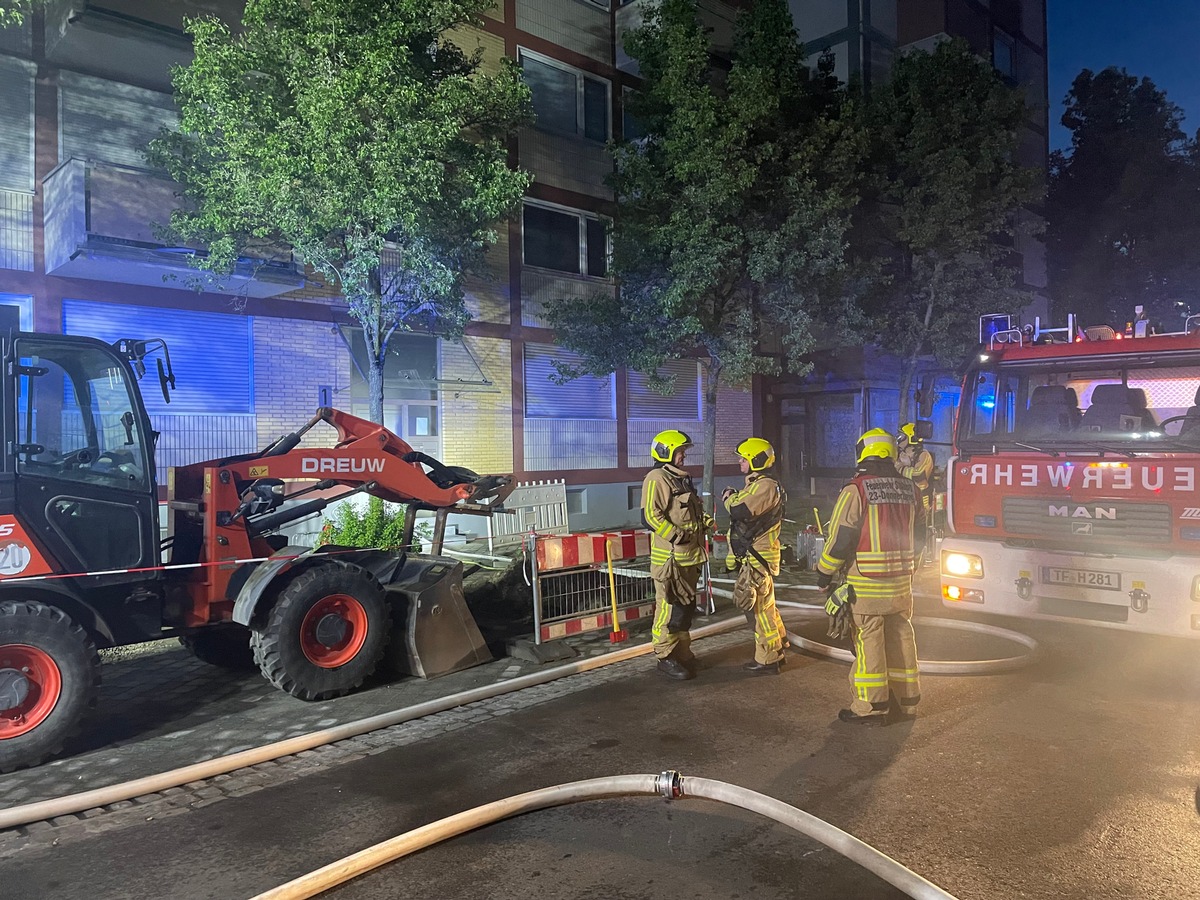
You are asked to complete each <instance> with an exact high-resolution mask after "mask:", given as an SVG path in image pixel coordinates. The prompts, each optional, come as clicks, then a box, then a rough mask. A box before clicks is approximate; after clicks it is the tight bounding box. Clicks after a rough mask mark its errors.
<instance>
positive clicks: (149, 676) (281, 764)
mask: <svg viewBox="0 0 1200 900" xmlns="http://www.w3.org/2000/svg"><path fill="white" fill-rule="evenodd" d="M785 579H786V580H787V581H789V582H796V581H801V582H803V581H805V580H808V579H807V578H806V577H804V576H801V577H799V578H797V577H795V576H794V575H789V576H785ZM789 593H790V594H791V596H792V599H800V600H810V599H811V595H809V594H799V593H796V592H787V591H782V592H781V594H784V595H786V594H789ZM729 612H730V610H729V609H728V608H725V609H718V612H717V613H716V614H715V615H713V616H711V617H705V616H698V617H697V619H696V622H695V624H694V626H693V627H700V626H702V625H704V624H706V623H707V622H710V621H720V620H722V619H724V618H727V617H728V616H729ZM649 626H650V623H649V621H648V620H645V619H642V620H636V621H631V622H628V623H626V624H625V626H624V627H625V629H626V631H627V632H628V638H627V640H626V641H625V642H623V643H621V644H614V643H612V642H611V641H610V639H609V632H608V631H607V630H599V631H593V632H588V633H585V634H581V635H575V636H572V637H570V638H568V639H567V640H566V643H569V644H570V646H571V647H572V648H574V650H575V652H576V654H577V655H576V656H575V657H574V658H575V659H576V660H578V659H583V658H590V657H596V656H600V655H603V654H605V653H609V652H611V651H613V650H614V649H622V648H625V647H629V646H634V645H637V644H641V643H645V642H646V641H648V640H649ZM749 640H750V635H749V634H748V633H747V632H746V631H745V630H744V629H739V630H738V631H737V632H735V633H733V634H728V635H721V636H717V637H713V638H708V639H705V643H704V646H705V649H706V651H709V650H720V649H724V648H727V647H730V646H734V645H737V644H739V643H747V642H749ZM104 657H105V659H104V664H103V667H102V686H101V691H100V697H99V701H98V704H97V708H96V710H95V712H94V713H93V716H92V718H91V719H90V720H89V722H88V724H87V725H86V726H85V727H84V729H83V732H82V734H81V735H80V736H79V737H78V738H77V739H75V741H74V742H73V743H71V744H68V746H67V747H66V748H65V750H64V753H63V754H62V755H60V757H59V758H57V759H55V760H52V761H50V762H48V763H46V764H44V765H42V766H39V767H37V768H35V769H28V770H23V771H19V772H14V773H11V774H8V775H0V809H4V808H11V807H16V806H23V805H25V804H29V803H34V802H37V801H41V800H47V799H51V798H55V797H60V796H64V795H69V794H73V793H79V792H82V791H87V790H93V789H96V788H101V787H106V786H109V785H113V784H119V783H122V782H126V781H131V780H134V779H137V778H141V777H145V776H149V775H156V774H159V773H161V772H165V771H169V770H172V769H176V768H179V767H182V766H186V765H190V764H193V763H197V762H202V761H205V760H209V759H214V758H217V757H222V756H227V755H229V754H232V753H236V752H238V751H242V750H247V749H250V748H253V747H258V746H261V745H263V744H267V743H272V742H275V741H282V740H285V739H287V738H292V737H297V736H300V735H305V734H309V733H311V732H314V731H319V730H323V729H329V728H333V727H336V726H339V725H343V724H346V723H349V722H355V721H358V720H360V719H365V718H368V717H371V716H377V715H380V714H384V713H388V712H392V711H395V710H400V709H404V708H407V707H411V706H414V705H416V704H419V703H423V702H426V701H430V700H435V699H441V698H444V697H447V696H449V695H452V694H456V693H459V692H462V691H467V690H471V689H473V688H478V687H483V686H488V685H495V684H497V683H500V682H503V681H507V680H511V679H514V678H519V677H521V676H524V675H529V674H532V673H535V672H538V671H541V670H542V669H543V668H545V667H547V666H549V665H557V664H558V663H549V664H545V665H538V664H536V663H532V662H527V661H522V660H518V659H515V658H511V657H501V658H498V659H495V660H493V661H492V662H491V663H487V664H485V665H482V666H477V667H475V668H472V669H468V670H466V671H463V672H458V673H454V674H452V675H447V676H443V677H441V678H437V679H432V680H428V681H426V680H423V679H420V678H414V677H405V678H399V679H397V680H394V681H390V682H389V681H384V680H382V679H380V680H378V681H376V683H374V684H369V685H367V686H365V688H364V689H363V690H360V691H358V692H356V693H353V694H351V695H349V696H346V697H339V698H337V699H334V700H329V701H323V702H317V703H306V702H304V701H301V700H297V699H295V698H293V697H290V696H288V695H286V694H284V693H282V692H280V691H279V690H277V689H276V688H275V687H274V686H273V685H271V684H270V683H268V682H267V681H265V680H264V679H263V678H262V676H261V675H260V674H259V673H258V672H257V671H251V672H234V671H229V670H226V669H221V668H217V667H214V666H210V665H208V664H206V663H204V662H201V661H200V660H198V659H196V658H195V657H194V656H192V655H191V654H190V653H189V652H188V651H187V650H185V649H184V648H182V647H181V646H179V644H178V643H177V642H176V641H174V640H170V641H158V642H154V643H151V644H146V645H142V646H140V647H135V648H123V649H122V650H120V651H118V652H116V653H105V654H104ZM569 661H570V660H564V661H563V662H569ZM649 666H650V662H649V661H648V660H647V659H645V658H638V659H634V660H629V661H626V662H622V663H617V664H614V665H611V666H607V667H605V668H603V669H600V670H593V671H591V672H588V673H584V674H580V675H573V676H569V677H567V678H564V679H560V680H558V681H555V682H552V683H550V684H546V685H542V686H538V687H534V688H528V689H525V690H523V691H520V692H519V693H514V694H508V695H503V696H500V697H497V698H494V699H491V700H486V701H480V702H476V703H472V704H469V705H468V706H464V707H460V708H457V709H454V710H450V711H447V712H443V713H438V714H435V715H432V716H426V717H424V718H422V719H419V720H414V721H412V722H407V723H403V724H401V725H397V726H393V727H390V728H386V729H382V730H379V731H375V732H372V733H369V734H365V735H361V736H359V737H356V738H351V739H348V740H344V741H340V742H338V743H336V744H332V745H327V746H325V747H322V748H317V749H315V750H310V751H305V752H302V753H299V754H296V755H294V756H288V757H283V758H281V759H279V760H276V761H273V762H268V763H263V764H260V765H257V766H253V767H249V768H245V769H241V770H238V771H235V772H233V773H230V774H228V775H219V776H216V777H215V778H213V779H209V780H206V781H202V782H194V783H191V784H186V785H183V786H181V787H176V788H170V789H168V790H166V791H163V792H160V793H156V794H151V795H147V796H144V797H138V798H135V799H134V800H130V801H121V802H119V803H115V804H112V805H111V806H108V807H104V808H97V809H90V810H86V811H84V812H81V813H78V814H71V815H66V816H60V817H58V818H55V819H53V820H50V821H43V822H36V823H32V824H30V825H27V826H21V827H19V828H16V829H9V830H7V831H3V832H0V857H3V856H5V855H7V854H10V853H13V852H16V850H17V849H19V847H21V846H22V845H23V844H24V843H25V842H26V841H27V840H29V839H34V838H37V839H39V840H40V839H43V838H38V836H39V835H41V836H43V837H44V839H45V840H48V841H57V840H62V839H64V837H65V835H66V834H67V832H68V831H71V832H76V831H80V830H81V832H82V833H95V832H96V831H98V830H103V829H106V828H110V827H119V826H120V825H121V824H123V823H127V822H128V821H129V820H130V819H137V818H139V817H140V818H142V819H150V818H154V817H159V816H166V815H172V814H174V813H177V812H179V811H182V810H186V809H194V808H199V807H202V806H204V805H207V804H210V803H214V802H217V801H219V800H220V799H222V798H224V797H230V796H241V795H244V794H247V793H250V792H253V791H256V790H260V789H262V788H263V787H266V786H269V785H271V784H275V783H279V782H281V781H287V780H290V779H292V778H295V777H297V775H298V774H299V773H301V772H304V771H306V770H310V769H312V768H313V767H319V766H326V765H332V764H335V763H337V762H340V761H344V760H347V759H354V758H358V757H360V756H362V755H365V754H371V753H375V752H378V751H380V750H383V749H389V748H392V747H396V746H402V745H404V744H407V743H411V742H413V741H418V740H421V739H422V738H424V737H427V736H429V735H431V734H441V733H445V732H447V731H452V730H454V729H457V728H461V727H463V726H465V725H469V724H472V723H473V722H477V721H480V720H482V719H485V718H490V717H494V716H497V715H504V714H506V713H507V712H510V711H512V710H514V709H524V708H527V707H530V706H535V705H538V704H540V703H544V702H547V701H549V700H553V699H555V698H557V697H560V696H563V695H564V694H568V693H572V692H575V691H578V690H583V689H585V688H586V687H588V686H591V685H595V684H601V683H606V682H608V681H611V680H614V679H619V678H625V677H630V676H632V675H635V674H637V673H639V672H644V671H645V670H646V669H647V668H648V667H649Z"/></svg>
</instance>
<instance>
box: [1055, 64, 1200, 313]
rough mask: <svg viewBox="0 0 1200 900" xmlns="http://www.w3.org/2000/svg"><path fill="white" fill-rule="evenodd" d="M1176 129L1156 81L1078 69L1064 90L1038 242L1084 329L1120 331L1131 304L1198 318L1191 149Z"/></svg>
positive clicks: (1178, 116)
mask: <svg viewBox="0 0 1200 900" xmlns="http://www.w3.org/2000/svg"><path fill="white" fill-rule="evenodd" d="M1182 122H1183V111H1182V110H1181V109H1180V108H1179V107H1178V106H1176V105H1175V104H1174V103H1172V102H1171V101H1170V100H1168V99H1167V95H1166V94H1165V93H1164V92H1163V91H1162V90H1160V89H1159V88H1158V87H1156V86H1155V84H1154V82H1152V81H1151V80H1150V79H1149V78H1142V79H1138V78H1136V77H1134V76H1132V75H1130V74H1129V73H1127V72H1126V71H1125V70H1124V69H1116V68H1108V69H1105V70H1103V71H1102V72H1098V73H1093V72H1091V71H1089V70H1087V69H1085V70H1084V71H1082V72H1080V73H1079V75H1078V76H1077V77H1076V78H1075V81H1074V83H1073V84H1072V85H1071V90H1070V92H1069V93H1068V94H1067V97H1066V109H1065V111H1064V112H1063V116H1062V123H1063V125H1065V126H1066V127H1067V128H1068V129H1069V130H1070V131H1071V148H1070V150H1069V151H1067V152H1061V151H1060V152H1056V153H1055V154H1054V155H1053V156H1052V157H1051V166H1050V194H1049V201H1048V204H1047V218H1048V222H1047V229H1046V232H1047V241H1046V243H1047V253H1048V263H1049V274H1050V286H1051V288H1052V290H1053V294H1054V298H1055V302H1056V303H1057V304H1058V305H1059V306H1060V307H1061V308H1062V309H1063V310H1064V311H1065V312H1075V313H1077V314H1079V315H1080V316H1081V317H1082V318H1083V320H1084V322H1085V323H1088V324H1091V323H1101V322H1106V323H1109V324H1114V325H1120V324H1123V323H1124V322H1126V321H1128V320H1130V319H1132V318H1133V310H1134V307H1135V306H1137V305H1142V306H1144V307H1145V308H1146V311H1147V314H1148V315H1150V316H1151V317H1153V318H1156V319H1168V320H1169V321H1170V320H1172V319H1175V315H1176V314H1177V313H1178V312H1179V311H1180V310H1179V309H1177V308H1176V304H1177V303H1179V304H1182V305H1183V306H1182V309H1183V310H1184V311H1186V310H1187V309H1188V308H1191V309H1192V310H1193V311H1195V312H1200V280H1198V276H1200V255H1198V254H1197V253H1196V247H1197V244H1198V242H1200V205H1198V204H1197V203H1196V197H1197V195H1198V193H1200V177H1198V174H1200V168H1198V166H1197V162H1198V149H1197V148H1198V144H1197V141H1195V140H1189V139H1188V137H1187V136H1186V135H1185V134H1184V132H1183V128H1182ZM1170 324H1171V325H1172V326H1174V328H1177V327H1180V326H1182V324H1183V323H1182V322H1180V321H1178V320H1177V319H1175V321H1173V322H1171V323H1170ZM1174 328H1173V330H1174Z"/></svg>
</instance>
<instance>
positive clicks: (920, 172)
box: [851, 40, 1039, 421]
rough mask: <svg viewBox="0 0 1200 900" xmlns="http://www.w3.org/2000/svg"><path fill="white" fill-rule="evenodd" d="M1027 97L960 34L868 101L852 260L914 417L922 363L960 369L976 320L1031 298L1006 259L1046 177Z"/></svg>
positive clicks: (899, 70)
mask: <svg viewBox="0 0 1200 900" xmlns="http://www.w3.org/2000/svg"><path fill="white" fill-rule="evenodd" d="M1027 115H1028V114H1027V112H1026V109H1025V104H1024V100H1023V98H1022V97H1021V95H1020V94H1019V93H1018V92H1017V90H1016V89H1014V88H1011V87H1009V86H1008V85H1006V84H1005V83H1004V82H1003V81H1002V80H1001V79H1000V77H999V75H998V74H997V73H996V72H995V71H994V70H993V69H992V68H991V66H990V65H988V64H987V63H986V62H984V61H982V60H980V59H979V58H978V57H977V56H975V54H974V53H972V52H971V50H970V48H969V47H968V46H967V45H966V44H965V43H964V42H962V41H958V40H954V41H945V42H942V43H940V44H938V46H937V47H936V48H935V49H934V50H933V52H924V51H913V52H911V53H906V54H904V55H903V56H901V57H899V58H897V60H896V63H895V66H894V68H893V70H892V73H891V78H890V80H889V81H888V82H886V83H884V84H879V85H875V86H874V87H873V88H872V90H871V93H870V96H869V97H868V98H866V101H865V102H864V104H863V106H862V117H863V127H864V130H865V131H866V132H867V134H868V136H869V138H868V139H869V141H870V151H869V154H868V157H867V162H866V166H865V177H864V179H863V183H862V195H863V202H862V203H861V204H860V206H859V208H858V210H857V212H856V217H855V226H854V230H853V238H852V242H851V245H852V256H853V259H854V263H855V269H856V271H860V272H867V273H869V277H865V278H864V279H863V283H864V284H865V285H866V286H867V287H866V289H865V290H864V291H863V293H862V296H861V303H862V308H863V310H864V313H865V315H866V316H867V318H868V319H869V321H870V325H869V338H870V341H871V343H874V344H877V345H879V346H880V347H881V348H882V349H883V350H885V351H887V352H890V353H894V354H895V355H896V356H897V357H898V358H899V359H900V367H901V368H900V419H901V421H907V420H908V419H909V418H910V416H909V410H908V403H909V396H910V393H911V387H912V382H913V377H914V375H915V372H916V369H917V365H918V362H919V360H920V359H921V358H922V357H924V356H928V355H933V356H934V357H936V358H937V359H938V361H939V362H941V363H942V364H947V365H958V364H960V363H961V361H962V358H963V356H964V355H965V354H966V353H967V352H969V351H970V349H971V348H973V347H974V346H975V344H976V343H977V338H978V328H979V316H980V315H982V314H984V313H987V312H1004V311H1007V310H1012V311H1015V310H1017V309H1020V308H1021V307H1023V306H1025V305H1026V304H1027V303H1028V297H1027V296H1025V295H1024V294H1023V292H1021V291H1019V290H1018V289H1017V288H1016V286H1015V285H1016V278H1015V276H1016V272H1015V270H1014V269H1013V268H1012V267H1011V266H1010V265H1008V264H1007V257H1009V256H1010V255H1011V247H1012V239H1013V238H1014V237H1015V236H1016V233H1017V228H1018V219H1019V216H1018V211H1019V210H1020V209H1021V207H1022V206H1023V205H1027V204H1029V203H1032V202H1033V201H1034V200H1035V199H1036V197H1037V193H1036V187H1037V184H1038V179H1039V173H1038V172H1037V171H1036V170H1033V169H1029V168H1026V167H1024V166H1022V164H1021V163H1020V161H1019V159H1018V136H1019V134H1020V131H1021V129H1022V127H1023V125H1024V122H1025V120H1026V117H1027Z"/></svg>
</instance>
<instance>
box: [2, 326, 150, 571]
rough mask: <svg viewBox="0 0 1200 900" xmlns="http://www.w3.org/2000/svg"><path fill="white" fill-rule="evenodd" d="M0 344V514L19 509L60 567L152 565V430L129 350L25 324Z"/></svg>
mask: <svg viewBox="0 0 1200 900" xmlns="http://www.w3.org/2000/svg"><path fill="white" fill-rule="evenodd" d="M4 350H5V353H4V371H5V382H4V385H5V386H4V432H5V443H4V448H5V453H4V472H3V476H2V477H3V482H4V484H3V489H0V517H3V516H4V515H6V514H12V515H15V516H16V518H17V520H18V522H19V523H20V525H21V527H22V528H23V529H24V531H25V532H26V533H27V534H28V535H30V536H31V537H32V538H33V539H34V541H35V542H36V543H37V544H38V545H39V548H40V549H41V550H42V553H43V555H44V556H45V557H46V559H47V561H48V563H49V564H50V567H51V569H52V570H53V571H55V572H58V573H69V572H102V571H106V570H112V569H130V568H140V567H148V566H156V565H158V564H159V560H160V551H159V534H158V496H157V493H158V491H157V485H156V484H155V469H154V447H153V433H152V431H151V428H150V421H149V417H148V416H147V414H146V408H145V406H144V404H143V403H142V397H141V393H140V391H139V388H138V384H137V381H136V377H135V375H134V373H133V371H132V369H131V368H130V365H129V362H128V361H127V359H126V358H125V356H124V355H123V354H122V353H120V352H118V351H117V350H116V349H114V348H113V347H110V346H109V345H108V344H105V343H104V342H103V341H99V340H95V339H93V338H83V337H73V336H69V335H51V334H29V333H22V332H16V333H14V332H9V336H8V339H7V340H6V341H5V347H4ZM123 577H124V578H125V580H128V579H129V576H128V575H126V576H123Z"/></svg>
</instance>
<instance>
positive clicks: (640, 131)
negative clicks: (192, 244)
mask: <svg viewBox="0 0 1200 900" xmlns="http://www.w3.org/2000/svg"><path fill="white" fill-rule="evenodd" d="M632 94H633V89H632V88H625V90H624V91H623V92H622V93H621V137H622V138H624V139H625V140H627V141H640V140H642V138H644V137H645V136H646V129H645V128H644V127H643V126H642V123H641V122H639V121H638V120H637V117H636V116H634V115H633V113H631V112H630V111H629V98H630V95H632Z"/></svg>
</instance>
